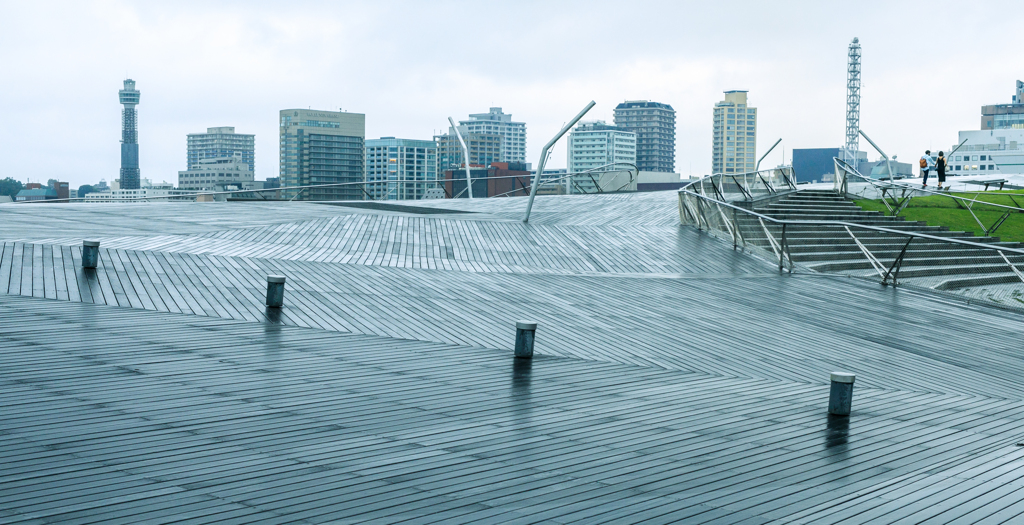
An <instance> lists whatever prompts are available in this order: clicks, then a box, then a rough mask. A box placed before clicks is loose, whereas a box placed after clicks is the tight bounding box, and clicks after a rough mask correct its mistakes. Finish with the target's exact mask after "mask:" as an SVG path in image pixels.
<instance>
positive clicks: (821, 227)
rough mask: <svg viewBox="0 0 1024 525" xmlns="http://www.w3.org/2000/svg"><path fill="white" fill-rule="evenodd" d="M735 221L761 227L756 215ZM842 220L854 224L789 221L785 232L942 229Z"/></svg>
mask: <svg viewBox="0 0 1024 525" xmlns="http://www.w3.org/2000/svg"><path fill="white" fill-rule="evenodd" d="M736 222H737V224H738V225H739V227H740V228H742V229H748V228H760V227H761V223H760V222H759V221H758V218H757V217H737V221H736ZM842 222H847V223H849V224H852V225H854V226H845V225H843V224H792V223H791V224H786V232H787V233H798V232H809V231H820V232H830V233H831V232H836V233H839V232H842V233H845V232H846V228H850V229H851V230H852V231H853V232H854V234H855V235H857V236H860V234H861V232H865V234H869V233H868V232H875V230H872V229H870V228H857V226H856V225H861V226H872V227H875V228H885V229H889V230H896V231H920V232H925V231H944V230H943V229H942V227H941V226H929V225H928V224H927V223H924V222H917V221H914V222H908V221H893V222H877V223H876V222H873V221H858V222H854V221H842ZM764 225H765V226H767V227H769V228H772V229H773V231H774V230H778V229H781V228H782V225H781V224H773V223H771V222H770V221H765V223H764ZM875 234H878V233H875ZM881 235H889V234H885V233H881Z"/></svg>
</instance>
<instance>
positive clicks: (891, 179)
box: [857, 130, 896, 182]
mask: <svg viewBox="0 0 1024 525" xmlns="http://www.w3.org/2000/svg"><path fill="white" fill-rule="evenodd" d="M857 132H858V133H860V134H861V135H863V136H864V138H866V139H868V142H870V143H871V145H872V146H873V147H874V148H875V149H876V150H878V152H879V153H881V154H882V156H883V157H885V170H886V171H888V172H889V182H892V181H894V180H896V179H895V177H893V174H892V164H891V163H890V162H889V156H888V155H886V154H885V152H884V151H882V148H879V147H878V144H875V141H873V140H871V137H868V136H867V134H866V133H864V131H862V130H857ZM868 175H871V174H870V173H868Z"/></svg>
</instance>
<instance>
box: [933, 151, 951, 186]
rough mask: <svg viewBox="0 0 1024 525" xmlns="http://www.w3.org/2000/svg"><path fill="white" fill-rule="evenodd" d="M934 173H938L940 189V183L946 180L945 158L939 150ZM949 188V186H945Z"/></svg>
mask: <svg viewBox="0 0 1024 525" xmlns="http://www.w3.org/2000/svg"><path fill="white" fill-rule="evenodd" d="M935 173H937V174H938V175H939V190H942V183H943V182H946V158H945V157H943V156H942V152H941V151H940V152H939V158H938V159H936V161H935ZM946 189H947V190H948V189H949V186H946Z"/></svg>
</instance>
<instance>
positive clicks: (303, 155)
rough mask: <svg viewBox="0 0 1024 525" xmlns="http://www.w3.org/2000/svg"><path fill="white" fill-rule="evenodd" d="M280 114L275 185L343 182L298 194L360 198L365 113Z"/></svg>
mask: <svg viewBox="0 0 1024 525" xmlns="http://www.w3.org/2000/svg"><path fill="white" fill-rule="evenodd" d="M280 117H281V121H280V122H281V128H280V129H281V142H280V144H281V145H280V155H281V157H280V158H281V186H284V187H287V186H310V185H314V184H342V183H346V185H344V186H332V187H326V188H310V189H308V190H303V191H302V192H301V194H300V196H299V199H303V200H362V199H363V195H364V193H363V189H362V187H361V185H362V183H363V182H364V176H365V171H364V168H363V162H364V160H365V156H364V155H365V153H364V150H363V139H364V138H365V136H366V115H363V114H362V113H343V112H339V111H318V110H307V109H285V110H281V113H280ZM356 183H358V184H356Z"/></svg>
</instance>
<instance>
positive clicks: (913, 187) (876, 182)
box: [832, 157, 1024, 213]
mask: <svg viewBox="0 0 1024 525" xmlns="http://www.w3.org/2000/svg"><path fill="white" fill-rule="evenodd" d="M832 160H834V161H836V162H842V163H843V164H844V166H843V169H844V170H847V172H848V173H849V174H850V175H853V176H854V177H857V178H859V179H863V180H864V181H865V182H867V183H869V184H871V185H872V186H874V187H876V188H878V187H883V186H884V185H883V184H881V183H880V182H881V181H879V180H877V179H872V178H871V177H867V176H864V175H862V174H861V173H859V172H858V171H857V170H856V169H855V168H853V167H852V166H850V165H849V164H848V163H847V162H846V161H844V160H842V159H840V158H839V157H833V158H832ZM837 176H838V174H837ZM886 182H888V183H889V184H890V185H891V186H899V187H900V188H901V189H906V190H910V191H913V192H918V193H928V194H931V195H939V196H942V197H948V198H950V199H954V200H958V201H962V202H965V203H966V202H970V203H972V204H974V203H976V204H985V205H987V206H994V207H997V208H1003V209H1006V210H1009V211H1013V212H1018V213H1024V208H1014V207H1013V206H1006V205H1005V204H996V203H994V202H986V201H979V200H977V197H975V198H974V199H968V198H966V197H960V196H959V195H952V194H950V193H947V192H941V191H935V190H929V189H926V188H918V187H916V185H911V184H906V183H903V182H895V181H893V180H889V181H886ZM966 193H970V192H966ZM981 193H984V192H979V195H980V194H981Z"/></svg>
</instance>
